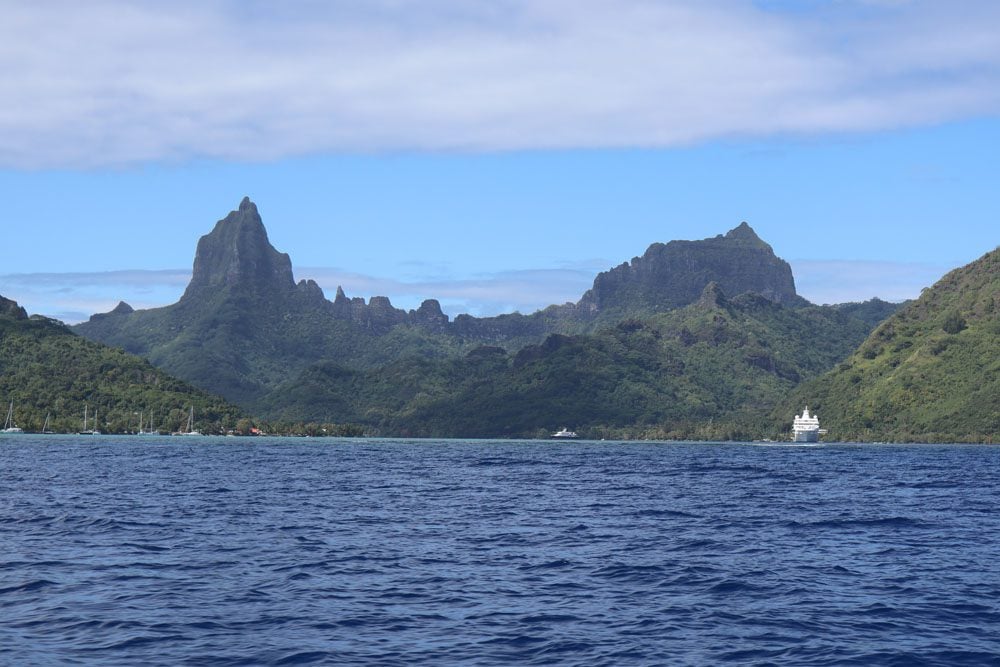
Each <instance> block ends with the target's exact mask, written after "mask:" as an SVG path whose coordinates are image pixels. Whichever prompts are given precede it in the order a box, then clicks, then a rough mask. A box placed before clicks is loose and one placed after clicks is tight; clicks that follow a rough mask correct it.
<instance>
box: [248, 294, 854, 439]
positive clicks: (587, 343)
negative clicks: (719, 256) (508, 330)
mask: <svg viewBox="0 0 1000 667" xmlns="http://www.w3.org/2000/svg"><path fill="white" fill-rule="evenodd" d="M867 331H868V327H867V326H865V324H864V323H863V322H861V321H859V320H857V319H854V318H850V317H848V316H846V315H843V314H841V313H838V312H836V311H835V310H833V309H829V308H820V307H815V306H814V307H809V308H802V309H797V310H795V309H790V308H785V307H783V306H781V305H780V304H776V303H774V302H773V301H770V300H768V299H765V298H763V297H761V296H759V295H753V294H748V293H744V294H742V295H739V296H737V297H734V298H732V299H730V298H727V297H726V296H725V295H724V293H723V292H722V290H721V288H720V287H719V286H718V285H717V284H715V283H710V284H709V285H708V286H707V287H706V288H705V289H704V290H703V291H702V294H701V295H700V296H699V299H698V300H697V301H696V302H695V303H693V304H691V305H688V306H685V307H683V308H680V309H675V310H672V311H669V312H665V313H660V314H656V315H651V316H649V317H647V318H645V319H627V320H624V321H622V322H619V323H617V324H616V325H614V326H611V327H607V328H603V329H601V330H599V331H597V332H595V333H593V334H586V335H575V336H568V335H563V334H551V335H549V336H548V337H547V338H545V339H544V341H543V342H541V343H539V344H536V345H529V346H526V347H524V348H522V349H521V350H519V351H518V352H516V353H509V352H507V351H506V350H504V349H502V348H499V347H490V346H484V347H479V348H477V349H475V350H473V351H472V352H470V353H469V354H467V355H465V356H463V357H460V358H453V359H448V360H444V361H431V360H428V359H423V358H408V359H400V360H398V361H395V362H392V363H389V364H387V365H385V366H383V367H381V368H377V369H368V370H356V369H349V368H344V367H342V366H338V365H336V364H333V363H326V364H320V365H317V366H314V367H311V368H309V369H308V370H307V371H306V372H304V373H302V374H301V375H299V376H298V377H296V378H294V379H293V380H291V381H289V382H288V383H285V384H283V385H281V386H279V387H278V388H276V389H275V391H273V392H272V393H271V395H270V396H269V397H268V399H267V402H268V403H269V404H270V405H271V406H272V409H273V410H274V411H275V412H276V413H277V414H278V415H280V416H281V417H283V418H285V419H324V418H326V416H327V415H329V414H337V415H344V417H343V418H345V419H347V420H349V421H357V422H361V423H364V424H366V425H367V426H369V427H370V428H372V429H374V430H376V431H381V432H383V433H387V434H390V433H391V434H403V435H418V436H443V435H450V436H456V437H486V436H512V437H524V436H544V435H545V434H546V433H547V431H551V430H554V429H556V428H558V427H561V426H564V425H570V426H572V427H573V428H574V429H576V430H577V431H580V432H582V433H583V434H585V435H588V436H592V437H596V436H600V437H640V436H641V437H733V438H736V437H750V436H751V435H752V434H754V433H760V432H764V431H766V430H767V429H768V428H769V425H768V420H769V419H770V417H769V413H770V410H771V409H772V407H773V406H774V405H775V404H776V403H777V402H779V401H780V400H781V399H782V398H783V397H784V396H785V395H786V394H787V393H788V392H789V391H790V390H791V389H792V388H793V387H794V386H795V385H796V384H798V383H799V382H800V381H801V380H802V379H803V378H808V377H813V376H815V375H817V374H819V373H821V372H823V371H824V370H826V369H827V368H829V367H830V366H832V365H833V364H834V363H836V362H837V361H839V360H840V359H843V358H844V357H845V356H847V355H848V354H849V353H850V352H851V350H853V349H854V347H855V346H856V345H857V344H858V343H859V342H860V341H862V340H863V339H864V337H865V335H866V334H867Z"/></svg>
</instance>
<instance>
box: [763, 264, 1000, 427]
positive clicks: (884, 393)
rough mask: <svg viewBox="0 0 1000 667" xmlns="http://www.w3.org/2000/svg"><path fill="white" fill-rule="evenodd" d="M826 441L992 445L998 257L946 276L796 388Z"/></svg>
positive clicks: (999, 407)
mask: <svg viewBox="0 0 1000 667" xmlns="http://www.w3.org/2000/svg"><path fill="white" fill-rule="evenodd" d="M804 404H808V405H809V406H810V407H811V408H813V409H814V410H815V411H816V412H818V413H819V415H820V417H821V419H822V424H823V426H824V427H825V428H827V429H828V430H829V436H828V439H850V440H854V439H861V440H876V441H882V440H892V441H918V442H951V441H961V442H989V441H991V442H998V440H1000V249H997V250H994V251H992V252H990V253H987V254H986V255H984V256H983V257H982V258H980V259H978V260H976V261H975V262H973V263H971V264H969V265H967V266H964V267H962V268H960V269H956V270H955V271H952V272H951V273H949V274H948V275H946V276H945V277H944V278H942V279H941V280H940V281H939V282H938V283H937V284H935V285H934V286H933V287H931V288H930V289H927V290H925V291H924V293H923V294H922V295H921V296H920V298H919V299H917V300H915V301H913V302H911V303H910V304H908V305H907V306H906V307H905V308H903V309H901V310H900V311H898V312H897V313H896V314H895V315H893V316H892V317H890V318H889V319H888V320H886V321H885V322H883V323H882V324H881V325H880V326H879V327H878V328H876V329H875V330H874V331H873V332H872V334H871V335H870V336H869V337H868V339H867V340H866V341H865V342H864V343H863V344H862V345H861V346H860V347H859V348H858V350H857V351H856V352H855V353H854V354H853V355H851V357H850V358H849V359H847V360H846V361H844V362H843V363H841V364H840V365H839V366H837V368H835V369H834V370H832V371H830V372H829V373H827V374H825V375H823V376H822V377H820V378H818V379H816V380H814V381H812V382H809V383H807V384H806V385H804V386H803V387H801V388H799V389H798V390H797V391H796V392H795V393H794V395H793V396H792V398H791V399H790V400H789V401H788V402H786V403H785V404H784V409H783V412H782V413H781V414H782V415H784V416H785V417H786V419H790V416H791V414H792V410H794V409H801V406H802V405H804Z"/></svg>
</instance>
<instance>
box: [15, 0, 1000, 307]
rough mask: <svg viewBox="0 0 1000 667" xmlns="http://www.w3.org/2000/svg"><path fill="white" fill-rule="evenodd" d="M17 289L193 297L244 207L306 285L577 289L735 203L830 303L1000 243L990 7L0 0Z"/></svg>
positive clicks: (489, 291) (738, 215) (893, 285)
mask: <svg viewBox="0 0 1000 667" xmlns="http://www.w3.org/2000/svg"><path fill="white" fill-rule="evenodd" d="M0 18H2V20H0V68H2V71H3V72H4V76H3V77H0V100H2V101H3V104H0V221H2V223H0V224H2V227H0V231H2V235H0V238H2V244H3V249H4V252H3V254H2V256H3V260H2V264H0V295H3V296H5V297H7V298H12V299H15V300H17V301H18V302H19V303H21V305H23V306H25V308H26V309H27V310H28V311H29V312H31V313H40V314H44V315H48V316H50V317H56V318H58V319H62V320H64V321H66V322H68V323H73V322H78V321H81V320H84V319H86V318H87V317H89V316H90V315H91V314H93V313H96V312H104V311H107V310H110V309H111V308H113V307H114V306H115V304H117V303H118V301H119V300H125V301H127V302H128V303H130V304H131V305H132V306H134V307H136V308H149V307H156V306H161V305H166V304H168V303H172V302H174V301H176V300H177V298H178V297H179V296H180V295H181V293H182V292H183V290H184V287H185V285H186V283H187V281H188V279H189V278H190V271H191V263H192V261H193V258H194V251H195V247H196V245H197V241H198V238H199V237H200V236H202V235H203V234H206V233H208V232H209V231H210V230H211V229H212V227H213V225H214V224H215V222H216V221H217V220H219V219H221V218H223V217H225V216H226V214H227V213H228V212H229V211H230V210H232V209H234V208H236V207H237V206H238V204H239V202H240V200H241V199H242V197H243V196H249V197H250V198H251V199H252V200H253V201H254V202H255V203H256V204H257V206H258V209H259V210H260V213H261V216H262V218H263V220H264V224H265V226H266V227H267V230H268V234H269V237H270V240H271V242H272V244H273V245H274V246H275V247H276V248H277V249H278V250H280V251H282V252H286V253H288V254H289V255H290V257H291V259H292V265H293V270H294V273H295V276H296V278H297V279H302V278H313V279H315V280H316V281H317V282H318V283H319V284H320V285H321V286H322V287H323V288H324V291H325V292H326V294H327V296H328V297H329V298H332V296H333V294H334V292H335V290H336V288H337V286H338V285H340V286H343V288H344V290H345V291H346V292H347V294H348V295H349V296H352V297H353V296H361V297H365V298H369V297H371V296H374V295H384V296H389V297H390V299H391V300H392V302H393V303H394V304H395V305H397V306H400V307H405V308H413V307H416V306H417V305H418V304H419V303H420V301H421V300H423V299H425V298H436V299H438V300H439V301H440V302H441V304H442V307H443V308H444V310H445V312H447V313H448V314H449V315H452V316H454V315H457V314H459V313H463V312H468V313H472V314H475V315H490V314H497V313H502V312H511V311H514V310H518V311H520V312H532V311H534V310H536V309H538V308H542V307H544V306H546V305H549V304H551V303H564V302H567V301H576V300H578V299H579V298H580V296H581V295H582V293H583V292H584V291H585V290H586V289H588V288H589V287H590V285H591V283H592V282H593V279H594V276H595V275H596V274H597V273H598V272H600V271H603V270H607V269H609V268H611V267H613V266H616V265H618V264H621V263H622V262H627V261H629V260H630V259H631V258H632V257H635V256H637V255H641V254H642V253H643V252H644V251H645V249H646V247H647V246H648V245H649V244H651V243H654V242H667V241H670V240H672V239H700V238H707V237H711V236H715V235H717V234H722V233H725V232H726V231H728V230H729V229H732V228H733V227H736V226H737V225H739V224H740V222H742V221H746V222H748V223H749V224H750V225H751V226H752V227H753V228H754V229H755V230H756V231H757V233H758V234H759V235H760V236H761V237H762V238H763V239H764V240H765V241H767V242H768V243H770V244H771V246H772V247H773V248H774V250H775V252H776V253H777V254H778V256H780V257H782V258H784V259H786V260H787V261H789V263H790V264H791V265H792V269H793V272H794V275H795V279H796V285H797V287H798V291H799V292H800V293H801V294H802V295H803V296H805V297H806V298H808V299H810V300H811V301H813V302H815V303H839V302H845V301H858V300H864V299H868V298H871V297H873V296H878V297H881V298H883V299H887V300H892V301H898V300H902V299H907V298H913V297H916V296H918V295H919V294H920V290H921V289H922V288H924V287H927V286H930V285H931V284H933V283H934V282H936V281H937V280H938V279H939V278H940V277H941V276H942V275H944V273H946V272H947V271H949V270H951V269H953V268H955V267H957V266H960V265H962V264H965V263H968V262H970V261H972V260H974V259H976V258H978V257H980V256H981V255H983V254H984V253H986V252H988V251H990V250H992V249H993V248H995V247H996V246H997V244H998V242H1000V232H998V230H1000V224H998V223H1000V197H998V196H997V185H998V183H1000V157H998V151H997V148H998V147H1000V31H998V30H996V26H997V25H1000V3H996V2H994V1H993V0H981V1H977V0H949V1H948V2H940V1H921V0H797V1H793V0H786V1H779V0H758V1H752V0H716V1H705V0H701V1H694V0H688V1H680V0H490V1H489V2H477V1H474V0H420V1H417V0H365V1H363V2H362V1H360V0H359V1H353V2H349V1H346V0H329V1H326V0H324V1H320V0H287V1H285V2H280V3H278V2H263V1H257V0H214V1H213V0H201V1H197V2H195V1H188V0H179V1H175V2H171V3H148V2H140V1H138V0H93V1H92V2H88V3H79V2H71V1H62V0H51V1H49V2H45V3H37V2H27V1H25V2H20V1H18V0H8V1H7V2H5V3H4V4H3V7H2V9H0Z"/></svg>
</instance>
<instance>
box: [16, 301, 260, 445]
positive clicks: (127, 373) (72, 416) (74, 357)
mask: <svg viewBox="0 0 1000 667" xmlns="http://www.w3.org/2000/svg"><path fill="white" fill-rule="evenodd" d="M0 302H2V305H3V308H0V402H2V403H3V405H4V407H5V408H6V407H7V406H8V405H9V402H10V401H13V402H14V419H15V422H16V424H17V425H18V426H19V427H21V428H22V429H24V430H25V431H39V430H41V428H42V425H43V423H44V421H45V417H46V415H50V426H51V428H52V430H55V431H57V432H75V431H77V430H79V429H80V428H81V427H82V425H83V424H82V422H83V412H84V406H85V405H86V406H87V407H88V411H89V413H90V416H91V417H92V416H93V415H94V413H95V412H96V413H97V415H98V419H99V425H98V428H99V429H100V430H102V431H104V432H107V433H121V432H125V431H131V430H135V429H136V428H137V427H138V421H139V415H138V413H139V412H140V411H142V413H143V415H144V419H145V420H148V419H149V418H150V415H152V416H153V419H154V420H155V424H154V425H155V426H156V427H157V428H158V429H159V430H161V431H167V432H169V431H173V430H178V429H179V428H181V427H182V426H185V425H186V423H187V417H188V412H189V410H190V408H191V407H192V406H193V407H194V414H195V427H196V428H198V429H200V430H202V431H203V432H205V433H213V432H215V433H217V432H220V431H221V430H222V429H223V428H231V427H233V426H235V424H236V421H237V420H238V419H239V418H240V417H242V416H243V414H244V413H243V411H242V410H240V409H239V408H237V407H236V406H234V405H232V404H230V403H228V402H226V401H225V400H223V399H221V398H218V397H216V396H212V395H210V394H208V393H206V392H204V391H201V390H199V389H196V388H194V387H193V386H191V385H190V384H188V383H186V382H182V381H180V380H177V379H175V378H172V377H170V376H169V375H167V374H166V373H165V372H163V371H161V370H159V369H157V368H155V367H154V366H152V365H151V364H150V363H149V362H147V361H146V360H144V359H142V358H140V357H137V356H135V355H132V354H128V353H126V352H123V351H122V350H119V349H115V348H111V347H107V346H105V345H101V344H99V343H94V342H91V341H89V340H86V339H85V338H82V337H80V336H78V335H76V334H74V333H73V332H72V331H70V329H69V328H68V327H66V326H64V325H63V324H61V323H59V322H56V321H54V320H50V319H46V318H42V317H31V318H28V317H27V316H26V315H25V313H24V311H23V309H21V308H19V307H18V306H17V304H15V303H14V302H13V301H10V300H7V299H3V298H2V297H0ZM5 414H6V410H5ZM147 423H148V422H147Z"/></svg>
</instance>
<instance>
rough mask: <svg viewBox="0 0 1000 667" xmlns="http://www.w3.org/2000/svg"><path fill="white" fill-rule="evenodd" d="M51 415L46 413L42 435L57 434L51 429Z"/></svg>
mask: <svg viewBox="0 0 1000 667" xmlns="http://www.w3.org/2000/svg"><path fill="white" fill-rule="evenodd" d="M50 414H51V413H48V412H46V413H45V422H44V423H43V424H42V433H48V434H52V433H55V431H53V430H52V429H51V428H49V416H50Z"/></svg>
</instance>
